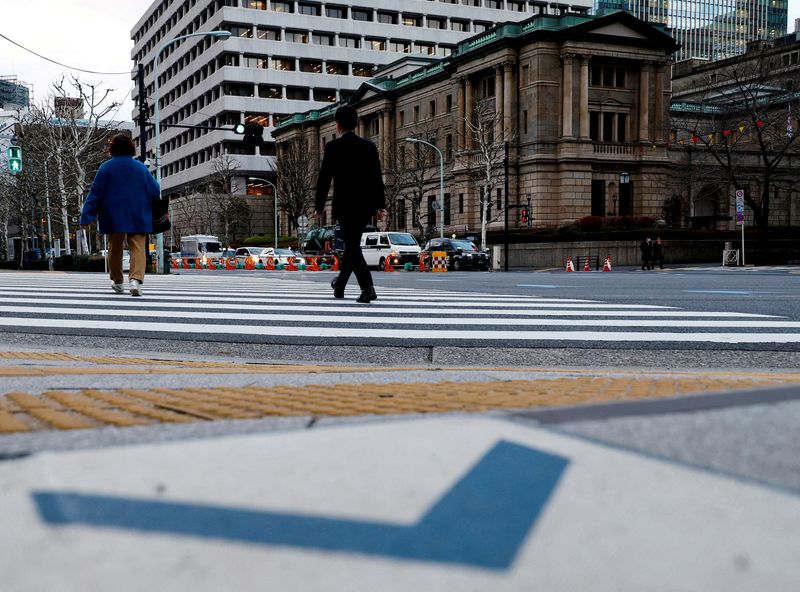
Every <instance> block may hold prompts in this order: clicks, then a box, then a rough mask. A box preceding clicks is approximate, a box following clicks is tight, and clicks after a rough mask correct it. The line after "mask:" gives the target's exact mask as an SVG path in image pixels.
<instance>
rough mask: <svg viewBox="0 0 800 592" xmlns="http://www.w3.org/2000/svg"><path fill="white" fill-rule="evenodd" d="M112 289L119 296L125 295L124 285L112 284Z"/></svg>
mask: <svg viewBox="0 0 800 592" xmlns="http://www.w3.org/2000/svg"><path fill="white" fill-rule="evenodd" d="M111 289H112V290H114V291H115V292H116V293H117V294H124V293H125V286H123V285H122V284H111Z"/></svg>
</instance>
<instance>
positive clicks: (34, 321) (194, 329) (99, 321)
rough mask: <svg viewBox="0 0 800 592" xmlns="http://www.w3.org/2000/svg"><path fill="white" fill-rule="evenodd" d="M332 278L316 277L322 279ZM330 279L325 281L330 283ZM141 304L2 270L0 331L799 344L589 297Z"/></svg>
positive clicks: (190, 281)
mask: <svg viewBox="0 0 800 592" xmlns="http://www.w3.org/2000/svg"><path fill="white" fill-rule="evenodd" d="M328 276H330V274H326V275H325V277H326V278H327V277H328ZM331 277H332V276H331ZM144 288H145V289H144V297H142V298H131V297H130V296H128V295H118V294H114V293H113V292H112V291H111V289H110V283H109V280H108V278H107V276H105V275H103V274H42V273H24V272H23V273H2V274H0V332H6V331H8V332H16V333H55V334H69V335H98V336H141V337H156V338H168V339H183V340H190V341H191V340H200V341H210V340H213V341H236V342H243V343H287V344H305V343H308V344H316V345H319V344H326V343H329V344H331V345H333V344H342V343H352V344H362V343H363V344H384V345H409V346H419V345H443V344H445V345H456V346H457V345H474V344H475V343H481V344H497V345H506V346H510V347H518V346H524V345H534V344H543V345H547V344H559V345H564V344H569V343H583V344H611V343H620V342H628V343H672V344H709V343H713V344H795V345H796V344H798V343H800V322H798V321H791V320H787V319H785V318H783V317H778V316H770V315H764V314H755V313H743V312H730V311H692V310H687V309H685V308H677V307H668V306H659V305H653V304H617V303H607V302H603V301H601V300H594V299H578V298H546V297H539V296H531V295H524V296H522V295H496V294H486V293H471V292H458V291H453V290H446V289H429V288H427V287H426V288H413V287H385V286H384V287H381V286H379V289H378V292H379V299H378V300H377V301H375V302H373V303H370V304H369V305H363V304H358V303H356V302H355V301H354V299H355V296H356V295H357V293H358V292H357V288H356V287H354V286H351V287H348V290H347V291H346V298H345V299H344V300H335V299H334V298H333V297H332V293H331V290H330V287H329V286H328V284H327V282H324V281H322V282H320V281H312V280H309V279H303V278H302V276H299V277H298V276H289V275H287V274H283V275H280V276H278V275H275V276H260V277H258V276H252V275H244V274H242V275H225V276H211V275H199V274H198V275H167V276H152V275H151V276H148V277H147V280H146V282H145V286H144Z"/></svg>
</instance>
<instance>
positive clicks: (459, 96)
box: [456, 78, 466, 152]
mask: <svg viewBox="0 0 800 592" xmlns="http://www.w3.org/2000/svg"><path fill="white" fill-rule="evenodd" d="M464 102H465V99H464V79H463V78H459V79H458V90H457V92H456V111H457V114H456V118H457V119H456V136H457V137H456V150H458V151H459V152H460V151H461V150H463V149H464V128H465V125H464V117H466V108H465V105H464Z"/></svg>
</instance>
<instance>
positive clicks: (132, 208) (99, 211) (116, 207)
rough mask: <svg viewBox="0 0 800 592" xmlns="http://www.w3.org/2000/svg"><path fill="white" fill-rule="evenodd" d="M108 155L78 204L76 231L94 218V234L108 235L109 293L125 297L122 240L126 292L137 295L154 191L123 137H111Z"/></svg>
mask: <svg viewBox="0 0 800 592" xmlns="http://www.w3.org/2000/svg"><path fill="white" fill-rule="evenodd" d="M108 152H109V154H110V155H111V158H110V159H109V160H106V161H105V162H103V163H102V164H101V165H100V168H99V169H98V170H97V174H96V175H95V177H94V181H93V182H92V187H91V189H90V190H89V195H87V196H86V200H85V201H84V203H83V210H82V211H81V226H88V225H89V224H91V223H92V222H94V221H95V219H96V220H97V221H98V229H97V230H98V232H99V233H101V234H106V235H108V269H109V275H110V276H111V288H112V290H114V292H116V293H117V294H122V293H124V292H125V288H124V286H123V283H122V280H123V275H122V251H123V247H124V244H123V243H124V242H125V239H126V238H127V241H128V250H129V251H130V254H131V261H130V270H129V271H128V281H129V284H128V289H129V291H130V294H131V296H141V295H142V282H144V272H145V268H146V266H147V265H146V254H147V251H146V247H147V244H146V242H147V235H148V233H150V232H152V231H153V207H152V206H153V202H154V201H156V200H158V198H159V196H160V191H159V187H158V183H156V180H155V179H153V175H152V174H151V173H150V171H149V170H147V167H146V166H144V165H143V164H142V163H141V162H139V161H138V160H136V159H134V158H133V156H134V155H135V154H136V148H135V147H134V145H133V141H132V140H131V139H130V137H129V136H127V135H126V134H117V135H115V136H113V137H112V138H111V139H110V140H109V143H108Z"/></svg>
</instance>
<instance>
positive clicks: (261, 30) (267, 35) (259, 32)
mask: <svg viewBox="0 0 800 592" xmlns="http://www.w3.org/2000/svg"><path fill="white" fill-rule="evenodd" d="M256 36H257V37H258V38H259V39H268V40H270V41H280V40H281V30H280V29H272V28H269V27H257V28H256Z"/></svg>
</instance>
